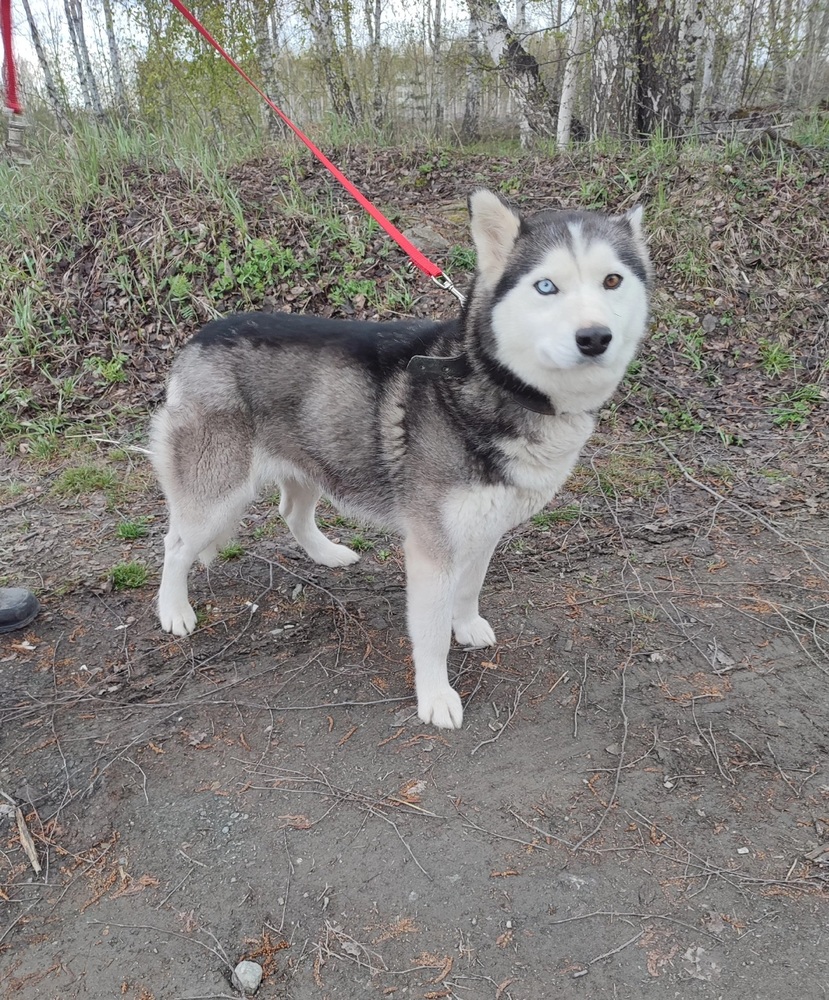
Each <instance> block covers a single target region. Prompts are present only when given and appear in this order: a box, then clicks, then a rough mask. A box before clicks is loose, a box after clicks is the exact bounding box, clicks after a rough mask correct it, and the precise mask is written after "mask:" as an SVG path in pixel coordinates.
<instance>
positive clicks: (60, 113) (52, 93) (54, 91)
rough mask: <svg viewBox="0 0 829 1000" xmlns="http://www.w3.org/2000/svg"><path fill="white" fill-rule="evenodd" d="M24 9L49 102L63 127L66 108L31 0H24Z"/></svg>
mask: <svg viewBox="0 0 829 1000" xmlns="http://www.w3.org/2000/svg"><path fill="white" fill-rule="evenodd" d="M23 10H24V11H25V12H26V21H27V22H28V24H29V33H30V34H31V36H32V45H33V46H34V50H35V54H36V55H37V61H38V63H39V65H40V71H41V73H43V80H44V82H45V84H46V95H47V97H48V98H49V103H50V104H51V106H52V112H53V114H54V116H55V118H56V119H57V122H58V125H59V126H60V127H61V128H63V127H64V126H65V125H66V109H65V107H64V104H63V101H62V100H61V96H60V91H59V90H58V86H57V83H56V82H55V78H54V76H53V75H52V67H51V66H50V65H49V60H48V59H47V58H46V50H45V49H44V48H43V42H42V41H41V38H40V32H39V31H38V27H37V23H36V22H35V19H34V18H33V17H32V8H31V7H30V5H29V0H23Z"/></svg>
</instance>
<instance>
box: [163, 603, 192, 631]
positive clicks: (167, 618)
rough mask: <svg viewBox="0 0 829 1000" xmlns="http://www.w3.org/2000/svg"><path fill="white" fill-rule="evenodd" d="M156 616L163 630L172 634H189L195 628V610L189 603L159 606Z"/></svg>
mask: <svg viewBox="0 0 829 1000" xmlns="http://www.w3.org/2000/svg"><path fill="white" fill-rule="evenodd" d="M158 617H159V619H160V621H161V627H162V628H163V629H164V631H165V632H172V633H173V635H179V636H185V635H190V633H191V632H193V631H194V629H195V628H196V612H195V611H194V610H193V609H192V608H191V607H190V605H189V604H184V605H182V606H181V607H176V608H159V609H158Z"/></svg>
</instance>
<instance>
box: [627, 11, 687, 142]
mask: <svg viewBox="0 0 829 1000" xmlns="http://www.w3.org/2000/svg"><path fill="white" fill-rule="evenodd" d="M631 7H632V10H631V21H632V23H631V28H632V38H633V58H634V67H635V84H634V95H635V96H634V99H635V107H634V126H635V130H636V133H637V134H638V135H639V136H640V137H644V136H649V135H653V134H654V132H656V131H657V129H659V128H666V129H668V130H669V131H671V130H672V129H673V127H674V126H675V124H676V122H677V120H678V118H679V107H678V105H679V101H678V93H677V87H676V80H677V73H676V50H677V34H678V26H677V18H676V11H675V6H674V3H673V2H672V0H669V2H668V3H663V2H661V0H632V4H631Z"/></svg>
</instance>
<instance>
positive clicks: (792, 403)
mask: <svg viewBox="0 0 829 1000" xmlns="http://www.w3.org/2000/svg"><path fill="white" fill-rule="evenodd" d="M822 401H823V393H822V392H821V389H820V386H819V385H814V384H812V383H810V384H808V385H802V386H800V387H799V388H797V389H795V390H793V391H792V392H787V393H783V394H782V395H781V396H780V397H779V398H778V400H777V403H776V404H775V405H774V406H773V407H772V411H771V412H772V413H773V414H774V424H775V426H777V427H786V428H792V427H802V426H803V424H805V423H806V422H807V421H808V419H809V417H810V416H811V415H812V410H814V408H815V407H816V406H817V405H818V404H819V403H821V402H822Z"/></svg>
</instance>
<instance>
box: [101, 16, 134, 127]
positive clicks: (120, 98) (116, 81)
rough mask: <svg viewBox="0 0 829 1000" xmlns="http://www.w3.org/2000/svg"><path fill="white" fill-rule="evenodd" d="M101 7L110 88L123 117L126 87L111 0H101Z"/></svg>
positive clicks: (120, 115)
mask: <svg viewBox="0 0 829 1000" xmlns="http://www.w3.org/2000/svg"><path fill="white" fill-rule="evenodd" d="M103 8H104V25H105V27H106V36H107V45H108V47H109V59H110V63H111V64H112V65H111V69H112V88H113V91H114V97H115V108H116V111H117V114H118V116H119V117H121V118H123V117H125V116H126V113H127V109H128V102H127V88H126V85H125V84H124V74H123V73H122V72H121V55H120V53H119V51H118V42H117V40H116V38H115V27H114V25H113V22H112V3H111V0H103Z"/></svg>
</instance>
